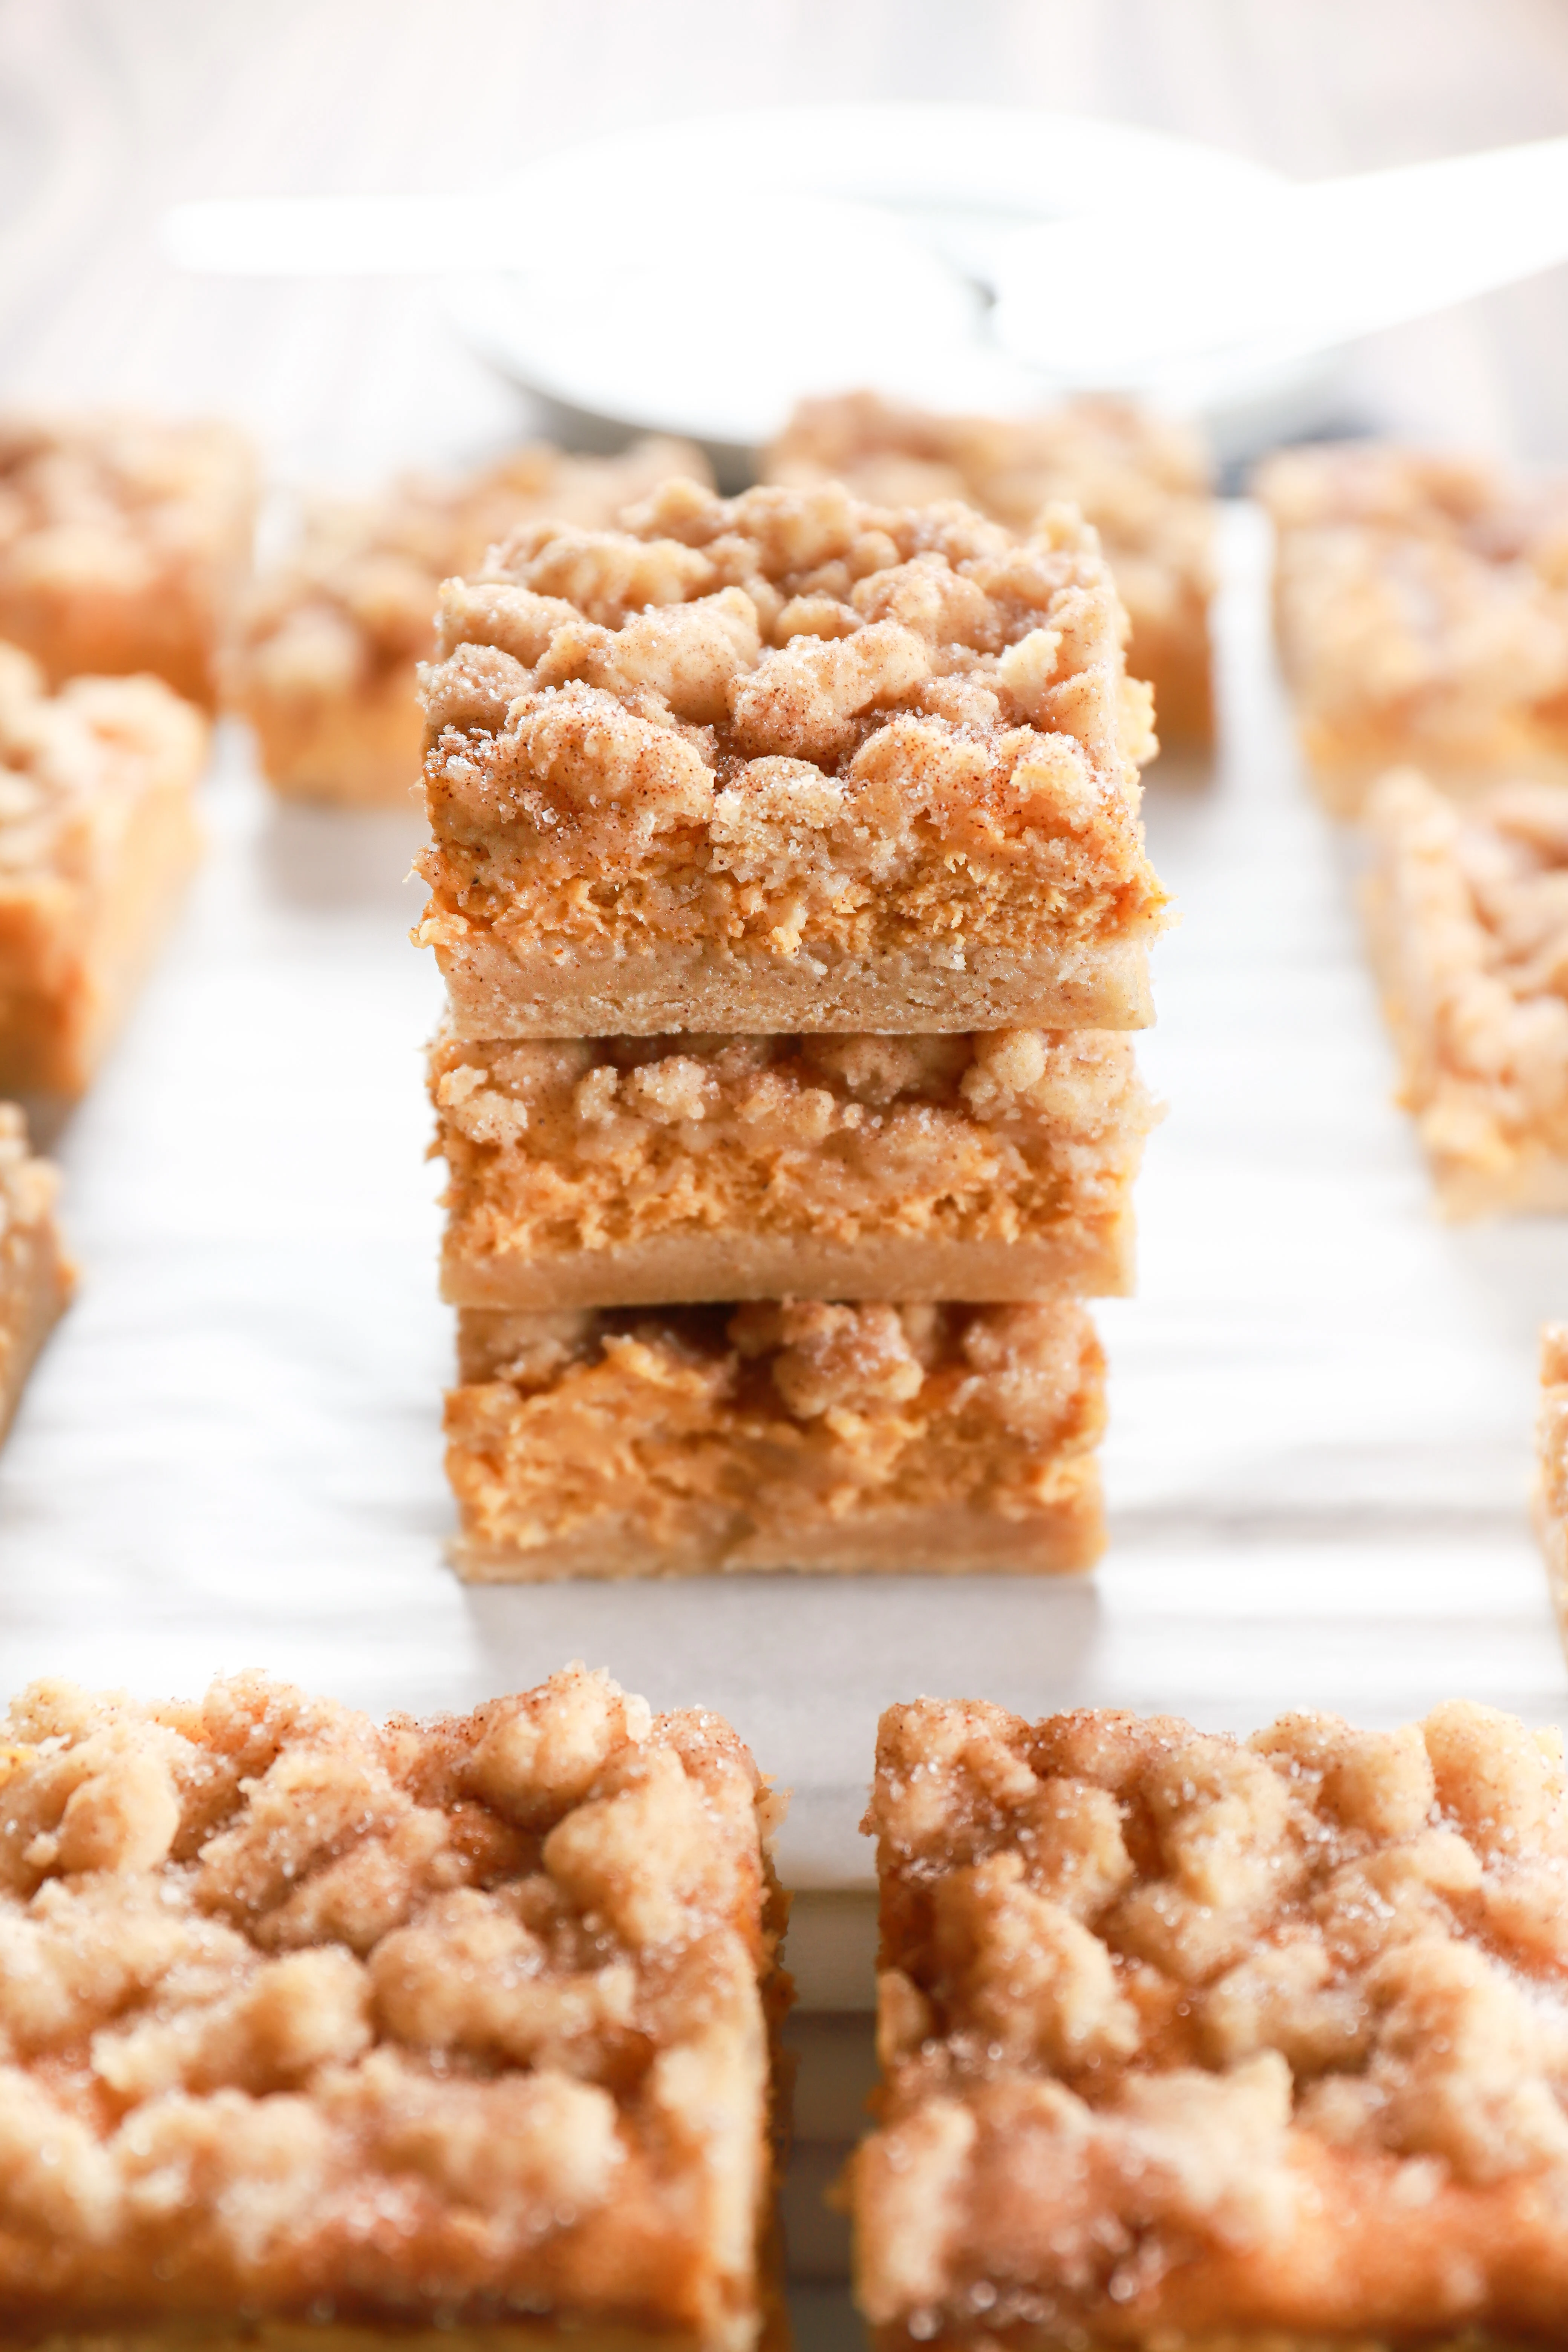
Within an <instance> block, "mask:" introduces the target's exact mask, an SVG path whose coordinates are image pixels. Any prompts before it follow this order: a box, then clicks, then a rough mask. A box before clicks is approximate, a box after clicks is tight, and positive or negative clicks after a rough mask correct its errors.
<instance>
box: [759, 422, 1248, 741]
mask: <svg viewBox="0 0 1568 2352" xmlns="http://www.w3.org/2000/svg"><path fill="white" fill-rule="evenodd" d="M763 477H764V478H765V479H766V480H768V481H770V482H783V483H785V484H787V485H789V486H790V487H792V488H801V487H803V486H804V485H806V484H808V483H813V482H821V481H826V480H834V479H837V480H838V481H841V482H844V483H846V484H847V487H848V488H850V489H852V490H853V491H854V492H855V493H856V495H857V496H858V497H859V498H863V499H874V500H875V501H876V502H877V503H878V504H879V505H882V506H894V507H899V506H924V505H928V504H930V503H931V501H932V500H934V499H965V500H966V501H967V502H968V504H969V505H971V506H973V507H978V508H979V509H980V511H981V512H982V514H987V515H990V516H991V517H992V519H993V520H994V521H996V522H1001V523H1005V524H1006V525H1007V527H1008V529H1009V530H1016V531H1017V532H1019V533H1021V534H1026V533H1027V532H1028V531H1029V530H1030V529H1031V528H1032V526H1033V525H1034V523H1035V521H1036V520H1037V517H1038V516H1039V514H1040V512H1041V509H1043V508H1045V507H1047V506H1049V505H1051V504H1053V503H1056V502H1058V501H1061V500H1066V501H1067V502H1068V504H1069V505H1072V506H1076V507H1078V508H1079V509H1081V511H1082V514H1083V517H1084V520H1085V521H1086V522H1090V523H1092V524H1093V525H1094V528H1095V530H1097V531H1098V532H1099V533H1100V545H1101V546H1102V547H1103V549H1104V551H1105V560H1106V562H1108V563H1109V564H1110V569H1111V572H1112V574H1113V576H1114V578H1115V581H1116V587H1117V593H1119V594H1120V596H1121V601H1122V603H1123V604H1125V605H1126V607H1127V616H1128V619H1129V620H1130V622H1131V625H1132V635H1131V642H1130V643H1129V646H1128V648H1127V666H1128V667H1129V668H1130V669H1131V672H1132V675H1133V676H1134V677H1142V678H1146V679H1147V680H1148V682H1149V684H1150V685H1151V686H1152V688H1153V689H1154V710H1155V715H1156V717H1157V719H1158V720H1159V726H1160V738H1161V740H1162V742H1163V743H1166V744H1172V743H1188V744H1194V743H1206V742H1208V741H1209V740H1210V739H1211V737H1212V735H1213V733H1214V690H1213V685H1212V680H1211V675H1210V670H1211V659H1210V646H1209V604H1210V601H1211V599H1212V597H1213V595H1214V591H1215V560H1214V523H1215V501H1214V494H1213V488H1212V483H1211V472H1210V467H1209V463H1208V459H1207V457H1206V456H1205V451H1204V449H1203V446H1202V444H1201V443H1200V442H1199V440H1198V438H1197V436H1195V435H1194V433H1192V432H1191V431H1190V430H1189V429H1188V428H1187V427H1186V426H1184V425H1180V424H1178V423H1176V422H1175V420H1174V419H1173V418H1171V417H1166V416H1160V415H1156V414H1155V413H1154V412H1153V411H1152V409H1147V408H1142V407H1140V406H1139V405H1138V404H1136V403H1135V402H1133V401H1127V400H1110V399H1089V400H1070V401H1064V402H1062V403H1061V404H1060V405H1059V406H1058V407H1055V408H1050V409H1047V410H1046V411H1045V412H1044V413H1043V414H1042V415H1037V416H944V415H938V414H936V413H935V412H933V411H931V410H930V409H922V408H905V407H902V406H900V404H897V403H896V402H892V401H888V400H884V399H882V398H881V397H880V395H879V394H877V393H874V392H852V393H847V394H839V395H838V396H837V397H835V398H831V399H826V400H807V401H803V402H802V404H801V405H800V406H799V408H797V409H796V411H795V415H794V416H793V417H792V418H791V419H790V421H789V424H788V425H786V426H785V428H784V432H783V433H782V434H781V436H779V438H778V440H776V441H775V442H774V443H773V446H772V447H771V448H770V449H769V450H768V452H767V454H766V457H764V459H763Z"/></svg>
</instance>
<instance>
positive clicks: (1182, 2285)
mask: <svg viewBox="0 0 1568 2352" xmlns="http://www.w3.org/2000/svg"><path fill="white" fill-rule="evenodd" d="M864 1827H865V1828H866V1829H867V1830H868V1832H872V1833H874V1834H875V1835H876V1837H877V1840H878V1853H879V1881H880V1888H881V1921H882V1938H881V1958H880V1966H881V1969H882V1971H883V1973H882V1976H881V1979H880V1995H879V1998H880V2022H879V2053H880V2057H881V2063H882V2069H883V2088H882V2092H881V2096H880V2104H879V2125H878V2127H877V2129H876V2130H875V2131H874V2132H873V2133H872V2135H871V2136H870V2137H869V2138H868V2140H867V2142H866V2143H865V2144H864V2146H863V2147H862V2148H861V2149H860V2151H859V2152H858V2156H857V2158H856V2159H855V2163H854V2167H853V2168H852V2176H851V2197H852V2201H853V2206H854V2210H855V2215H856V2223H857V2231H858V2281H859V2297H860V2302H861V2305H862V2308H863V2309H864V2311H865V2312H866V2315H867V2316H868V2318H869V2319H870V2320H871V2321H872V2322H873V2324H874V2325H875V2326H877V2327H878V2328H879V2330H882V2331H883V2334H882V2336H881V2337H880V2338H879V2340H880V2341H882V2342H885V2343H886V2344H887V2345H889V2346H892V2345H895V2344H897V2345H900V2346H901V2345H904V2344H906V2343H908V2342H909V2341H910V2340H914V2341H917V2342H918V2341H931V2340H936V2341H939V2342H941V2343H942V2344H943V2345H946V2346H951V2347H955V2352H957V2347H969V2346H973V2347H975V2352H979V2347H982V2346H987V2347H988V2346H990V2345H992V2344H994V2342H995V2341H997V2340H998V2337H999V2336H1000V2337H1001V2338H1002V2339H1004V2340H1006V2341H1009V2342H1011V2341H1014V2340H1016V2341H1018V2342H1019V2343H1021V2344H1026V2345H1027V2346H1029V2347H1035V2346H1037V2345H1038V2346H1039V2347H1042V2352H1043V2347H1047V2346H1052V2347H1054V2346H1057V2345H1058V2344H1059V2345H1068V2344H1072V2343H1079V2342H1083V2343H1087V2342H1090V2341H1092V2342H1094V2343H1096V2344H1100V2343H1103V2344H1106V2345H1108V2346H1110V2345H1116V2346H1126V2347H1142V2352H1164V2347H1169V2346H1181V2347H1188V2346H1201V2347H1213V2346H1215V2345H1222V2344H1223V2345H1224V2346H1226V2347H1232V2352H1266V2347H1288V2352H1295V2347H1298V2346H1306V2345H1313V2346H1316V2345H1319V2344H1320V2343H1321V2345H1323V2346H1328V2345H1331V2344H1332V2345H1336V2346H1349V2345H1351V2344H1354V2345H1356V2346H1363V2345H1364V2346H1366V2347H1369V2352H1373V2348H1374V2352H1387V2347H1390V2346H1392V2345H1394V2344H1396V2343H1398V2344H1403V2343H1407V2342H1408V2343H1414V2342H1417V2341H1419V2342H1427V2341H1432V2342H1436V2340H1437V2339H1438V2338H1439V2337H1445V2338H1446V2337H1447V2336H1456V2337H1457V2336H1458V2335H1460V2334H1461V2333H1462V2332H1463V2330H1464V2329H1466V2328H1467V2327H1473V2328H1475V2329H1476V2330H1477V2331H1478V2333H1477V2335H1476V2336H1475V2337H1474V2339H1473V2340H1474V2341H1475V2342H1476V2343H1477V2344H1478V2345H1479V2344H1481V2343H1482V2342H1485V2343H1487V2344H1492V2343H1499V2344H1500V2343H1503V2342H1507V2341H1511V2340H1512V2339H1513V2338H1514V2336H1515V2335H1516V2334H1517V2335H1518V2336H1520V2337H1521V2339H1523V2338H1525V2337H1531V2338H1533V2337H1534V2336H1542V2338H1543V2340H1544V2338H1545V2337H1550V2336H1552V2335H1554V2334H1555V2333H1559V2332H1561V2330H1562V2327H1563V2324H1564V2321H1565V2319H1568V2256H1565V2255H1564V2252H1563V2241H1562V2237H1561V2233H1560V2231H1558V2230H1557V2228H1556V2226H1555V2222H1554V2221H1549V2220H1548V2219H1547V2217H1548V2216H1549V2215H1553V2216H1554V2215H1555V2214H1556V2212H1557V2211H1558V2210H1559V2209H1560V2205H1561V2201H1562V2200H1563V2197H1564V2196H1565V2195H1568V1938H1565V1937H1563V1935H1562V1934H1561V1933H1558V1934H1557V1935H1556V1937H1552V1935H1551V1934H1550V1933H1545V1932H1543V1930H1544V1929H1546V1927H1547V1925H1548V1922H1549V1920H1551V1919H1552V1917H1553V1916H1554V1917H1555V1919H1556V1920H1557V1921H1558V1922H1559V1923H1560V1922H1561V1920H1562V1918H1563V1916H1564V1913H1565V1907H1568V1790H1565V1787H1564V1775H1563V1756H1562V1743H1561V1741H1560V1739H1558V1738H1557V1737H1556V1735H1555V1734H1552V1735H1548V1734H1536V1733H1532V1732H1531V1731H1529V1730H1527V1729H1526V1728H1525V1727H1523V1726H1522V1725H1521V1724H1519V1723H1517V1722H1516V1721H1515V1720H1514V1719H1513V1718H1512V1717H1508V1716H1505V1715H1500V1714H1499V1713H1498V1712H1497V1711H1496V1710H1494V1709H1490V1708H1486V1707H1481V1706H1474V1705H1471V1704H1469V1703H1468V1702H1460V1701H1452V1702H1449V1703H1447V1704H1446V1705H1444V1706H1439V1707H1437V1708H1436V1709H1435V1710H1434V1711H1433V1713H1432V1714H1431V1715H1430V1716H1428V1717H1427V1718H1426V1722H1425V1723H1424V1724H1419V1725H1407V1726H1405V1727H1403V1728H1402V1729H1400V1730H1398V1731H1394V1732H1360V1731H1356V1730H1353V1729H1352V1727H1350V1726H1348V1725H1346V1724H1344V1723H1342V1722H1341V1721H1340V1720H1339V1719H1338V1718H1337V1717H1330V1716H1306V1715H1299V1716H1292V1717H1285V1718H1283V1719H1282V1720H1281V1721H1280V1722H1279V1723H1278V1724H1276V1725H1275V1726H1273V1727H1271V1728H1270V1729H1269V1730H1268V1731H1266V1732H1263V1733H1259V1734H1258V1736H1257V1737H1256V1738H1254V1739H1252V1740H1250V1741H1247V1742H1242V1741H1237V1740H1235V1739H1232V1738H1222V1737H1218V1736H1215V1735H1209V1734H1202V1733H1199V1732H1196V1731H1194V1729H1193V1728H1192V1727H1190V1726H1188V1725H1186V1724H1184V1723H1179V1722H1176V1721H1174V1720H1173V1719H1166V1718H1150V1719H1146V1720H1142V1721H1141V1720H1139V1719H1138V1718H1136V1717H1128V1716H1119V1715H1116V1714H1111V1713H1095V1712H1092V1711H1085V1712H1083V1713H1080V1714H1078V1715H1069V1716H1058V1717H1047V1719H1046V1720H1045V1721H1044V1722H1042V1723H1038V1724H1031V1723H1028V1722H1026V1720H1024V1719H1023V1718H1021V1717H1016V1716H1011V1715H1008V1714H1006V1713H1005V1711H1004V1710H1003V1709H1001V1708H998V1707H994V1706H983V1705H978V1704H973V1703H969V1704H964V1703H951V1704H950V1703H947V1702H943V1701H939V1700H931V1699H925V1700H920V1701H916V1702H914V1703H913V1704H910V1705H907V1706H895V1707H892V1708H889V1711H888V1712H887V1714H886V1715H885V1716H884V1717H883V1718H882V1724H881V1729H880V1733H879V1743H878V1762H877V1774H876V1780H875V1783H874V1786H873V1790H872V1797H871V1803H870V1808H869V1811H868V1814H867V1817H866V1821H865V1823H864ZM1058 1890H1059V1892H1058ZM1465 2340H1466V2341H1467V2342H1468V2341H1471V2340H1472V2339H1471V2338H1469V2337H1468V2336H1467V2337H1466V2338H1465Z"/></svg>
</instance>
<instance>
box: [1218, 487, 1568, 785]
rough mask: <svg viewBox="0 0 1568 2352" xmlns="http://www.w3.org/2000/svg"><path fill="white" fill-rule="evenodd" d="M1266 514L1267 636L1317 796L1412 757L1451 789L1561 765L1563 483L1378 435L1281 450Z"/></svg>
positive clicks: (1567, 766) (1264, 492) (1567, 630)
mask: <svg viewBox="0 0 1568 2352" xmlns="http://www.w3.org/2000/svg"><path fill="white" fill-rule="evenodd" d="M1257 488H1258V496H1259V497H1260V498H1261V499H1262V501H1263V503H1264V505H1265V507H1266V508H1267V509H1268V512H1269V514H1270V516H1271V517H1272V519H1273V522H1274V527H1275V534H1276V543H1277V557H1276V570H1275V609H1276V617H1277V621H1278V625H1279V648H1280V654H1281V657H1282V660H1283V664H1284V667H1285V672H1286V676H1287V678H1288V681H1289V687H1290V690H1291V693H1292V695H1293V697H1294V699H1295V704H1296V715H1297V719H1298V721H1299V724H1300V732H1301V739H1302V744H1303V748H1304V750H1305V751H1306V754H1307V758H1308V760H1309V761H1310V765H1311V767H1312V770H1313V772H1314V774H1315V776H1316V778H1317V781H1318V783H1319V787H1320V789H1321V793H1322V795H1323V797H1324V798H1325V799H1326V800H1327V802H1328V803H1329V805H1330V806H1331V808H1333V809H1335V810H1336V811H1338V812H1339V813H1341V814H1357V813H1359V811H1360V809H1361V807H1362V805H1363V801H1364V799H1365V795H1366V792H1367V789H1368V787H1369V785H1370V784H1371V783H1372V782H1374V781H1375V779H1376V778H1377V777H1378V776H1379V775H1381V774H1382V772H1383V771H1384V769H1385V768H1390V767H1395V766H1398V765H1399V764H1401V763H1402V762H1404V761H1412V762H1414V763H1415V765H1417V766H1419V767H1421V768H1423V769H1425V770H1426V772H1427V773H1428V774H1430V775H1431V776H1432V777H1433V779H1434V781H1436V782H1439V783H1441V784H1442V785H1443V786H1444V788H1445V789H1446V790H1447V791H1450V792H1456V793H1464V792H1468V791H1471V790H1474V789H1475V788H1476V787H1477V786H1478V785H1481V784H1485V783H1487V782H1493V781H1496V780H1498V779H1499V778H1506V777H1509V776H1521V775H1533V776H1540V777H1547V778H1556V779H1558V780H1563V778H1564V777H1565V776H1568V593H1565V591H1568V496H1565V494H1564V486H1563V484H1552V483H1540V484H1536V485H1533V486H1527V485H1525V484H1524V483H1522V482H1519V481H1512V480H1510V479H1508V478H1506V477H1505V476H1504V475H1503V474H1502V473H1500V471H1499V470H1498V469H1497V468H1496V467H1491V466H1489V465H1486V464H1484V463H1481V462H1479V461H1478V460H1473V459H1467V458H1460V457H1443V456H1439V455H1436V454H1430V453H1427V452H1426V451H1422V450H1415V449H1405V448H1398V447H1392V446H1384V445H1382V444H1378V443H1370V444H1358V443H1343V442H1338V443H1334V444H1332V445H1331V446H1326V447H1323V448H1307V449H1289V450H1285V451H1283V452H1281V454H1280V455H1279V457H1273V458H1270V459H1269V460H1268V464H1267V465H1265V466H1264V467H1261V468H1260V470H1259V473H1258V482H1257Z"/></svg>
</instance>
